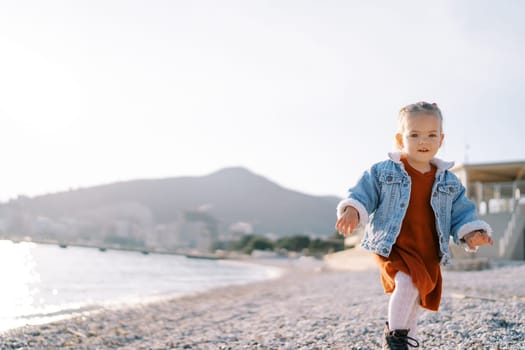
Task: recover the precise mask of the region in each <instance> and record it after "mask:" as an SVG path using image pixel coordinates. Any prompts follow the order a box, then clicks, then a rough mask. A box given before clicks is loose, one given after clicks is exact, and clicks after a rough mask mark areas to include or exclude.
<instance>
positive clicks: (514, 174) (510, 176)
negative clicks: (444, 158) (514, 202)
mask: <svg viewBox="0 0 525 350" xmlns="http://www.w3.org/2000/svg"><path fill="white" fill-rule="evenodd" d="M451 171H452V172H454V173H459V172H466V175H467V178H468V182H475V181H480V182H512V181H516V180H523V179H525V160H522V161H514V162H502V163H480V164H459V165H457V166H455V167H454V168H452V169H451Z"/></svg>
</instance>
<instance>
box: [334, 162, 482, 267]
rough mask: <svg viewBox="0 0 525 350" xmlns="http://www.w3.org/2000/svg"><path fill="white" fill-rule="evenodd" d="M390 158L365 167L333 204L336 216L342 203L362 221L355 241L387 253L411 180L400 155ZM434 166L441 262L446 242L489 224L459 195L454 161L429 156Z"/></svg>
mask: <svg viewBox="0 0 525 350" xmlns="http://www.w3.org/2000/svg"><path fill="white" fill-rule="evenodd" d="M389 157H390V159H389V160H386V161H383V162H380V163H377V164H374V165H373V166H372V167H371V168H370V169H369V170H367V171H365V173H364V174H363V176H362V177H361V178H360V179H359V181H358V183H357V185H356V186H354V187H352V188H351V189H350V190H349V191H348V192H349V194H348V198H346V199H343V200H342V201H341V202H340V203H339V204H338V206H337V215H338V217H340V216H341V215H342V212H343V210H344V208H345V207H347V206H352V207H354V208H355V209H356V210H357V211H358V212H359V224H360V225H365V224H368V225H367V228H366V231H365V236H364V238H363V240H362V242H361V245H362V246H363V248H365V249H367V250H369V251H372V252H374V253H377V254H380V255H382V256H384V257H388V256H389V255H390V252H391V250H392V246H393V245H394V243H395V241H396V239H397V236H398V235H399V232H400V230H401V224H402V222H403V218H404V217H405V213H406V209H407V206H408V203H409V200H410V190H411V179H410V176H409V175H408V173H407V172H406V171H405V168H404V165H403V163H402V162H401V154H400V153H390V154H389ZM431 163H432V164H434V165H435V166H436V167H437V170H436V179H435V181H434V185H433V187H432V197H431V200H430V204H431V206H432V209H433V210H434V214H435V216H436V220H435V222H436V230H437V233H438V236H439V247H440V256H441V263H442V264H443V265H445V264H447V263H448V262H449V260H450V251H449V247H448V245H449V241H450V237H452V238H453V240H454V242H455V243H456V244H459V239H461V238H463V236H465V235H466V234H467V233H469V232H471V231H474V230H485V231H486V232H487V233H488V234H489V235H490V234H491V231H492V230H491V228H490V226H489V225H488V224H487V223H486V222H484V221H482V220H479V219H478V218H477V216H476V207H475V205H474V203H473V202H471V201H470V200H468V199H467V198H466V196H465V188H464V187H463V185H462V184H461V183H460V182H459V180H458V178H457V177H456V176H455V175H454V174H453V173H451V172H450V171H449V169H450V168H451V167H452V166H453V165H454V163H452V162H445V161H442V160H440V159H437V158H434V159H433V160H432V161H431Z"/></svg>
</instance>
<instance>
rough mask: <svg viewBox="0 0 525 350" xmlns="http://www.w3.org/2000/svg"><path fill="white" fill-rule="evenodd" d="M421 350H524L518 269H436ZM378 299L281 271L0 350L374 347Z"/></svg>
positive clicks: (365, 289) (20, 334)
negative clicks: (438, 284) (433, 308)
mask: <svg viewBox="0 0 525 350" xmlns="http://www.w3.org/2000/svg"><path fill="white" fill-rule="evenodd" d="M443 275H444V283H443V284H444V291H443V298H442V304H441V307H440V311H439V312H437V313H436V312H428V311H423V312H421V316H420V320H419V324H418V326H419V337H418V339H419V340H420V343H421V346H422V348H423V349H469V350H470V349H501V350H503V349H509V350H520V349H525V345H524V344H525V320H524V316H523V310H525V299H524V297H525V296H524V294H525V282H524V280H523V276H525V265H524V264H513V265H511V266H505V265H502V266H499V267H496V268H493V269H490V270H484V271H471V272H462V271H444V274H443ZM387 310H388V296H387V295H385V294H384V293H383V291H382V288H381V285H380V282H379V275H378V273H377V272H376V271H354V272H351V271H346V272H330V271H326V270H325V271H323V272H319V271H318V270H317V271H315V270H310V271H309V270H305V269H301V270H291V271H289V273H287V274H285V275H284V276H283V277H282V278H280V279H276V280H269V281H265V282H256V283H252V284H248V285H243V286H235V287H224V288H219V289H215V290H213V291H209V292H205V293H200V294H195V295H192V296H186V297H182V298H178V299H174V300H171V301H165V302H160V303H152V304H145V305H137V306H136V307H128V308H122V309H111V310H104V311H103V312H94V313H91V314H88V313H87V314H84V315H82V317H78V318H74V319H69V320H64V321H61V322H57V323H51V324H47V325H41V326H32V327H24V328H20V329H15V330H11V331H8V332H5V333H3V334H1V335H0V349H37V350H38V349H58V348H60V349H79V350H82V349H93V350H94V349H122V350H132V349H133V350H137V349H139V350H142V349H143V350H146V349H148V350H153V349H204V350H206V349H222V350H231V349H275V350H284V349H291V350H292V349H293V350H297V349H312V350H313V349H335V350H337V349H365V350H366V349H377V348H380V347H381V336H382V332H383V327H384V324H385V321H386V317H387Z"/></svg>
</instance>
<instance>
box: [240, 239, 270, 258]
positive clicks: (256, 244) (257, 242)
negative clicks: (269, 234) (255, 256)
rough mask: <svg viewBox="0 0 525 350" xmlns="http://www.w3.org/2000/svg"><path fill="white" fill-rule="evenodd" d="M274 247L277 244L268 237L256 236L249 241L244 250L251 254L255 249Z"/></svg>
mask: <svg viewBox="0 0 525 350" xmlns="http://www.w3.org/2000/svg"><path fill="white" fill-rule="evenodd" d="M274 248H275V244H274V243H273V242H272V241H270V240H269V239H268V238H266V237H258V236H256V237H253V238H252V239H251V240H250V241H249V242H248V244H247V245H246V247H245V248H244V252H245V253H248V254H251V252H253V251H254V250H273V249H274Z"/></svg>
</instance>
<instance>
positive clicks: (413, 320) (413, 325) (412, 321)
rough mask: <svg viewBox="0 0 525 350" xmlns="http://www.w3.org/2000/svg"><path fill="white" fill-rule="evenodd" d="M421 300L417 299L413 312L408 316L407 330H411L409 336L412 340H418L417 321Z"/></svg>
mask: <svg viewBox="0 0 525 350" xmlns="http://www.w3.org/2000/svg"><path fill="white" fill-rule="evenodd" d="M419 308H420V306H419V298H417V299H416V302H415V303H414V305H413V306H412V311H411V312H410V315H408V321H407V328H408V329H409V332H408V336H409V337H412V338H417V319H418V317H419Z"/></svg>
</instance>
